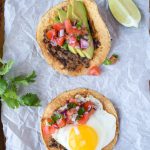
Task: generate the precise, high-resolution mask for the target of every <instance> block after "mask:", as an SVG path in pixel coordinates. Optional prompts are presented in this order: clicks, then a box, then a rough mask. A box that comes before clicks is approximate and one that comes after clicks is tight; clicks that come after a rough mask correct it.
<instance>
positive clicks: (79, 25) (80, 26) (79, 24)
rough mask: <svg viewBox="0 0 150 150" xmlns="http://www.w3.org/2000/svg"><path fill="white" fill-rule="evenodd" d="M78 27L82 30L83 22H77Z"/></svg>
mask: <svg viewBox="0 0 150 150" xmlns="http://www.w3.org/2000/svg"><path fill="white" fill-rule="evenodd" d="M76 27H77V28H78V29H81V28H82V22H81V21H79V22H77V24H76Z"/></svg>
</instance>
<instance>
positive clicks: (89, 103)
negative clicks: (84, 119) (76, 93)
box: [83, 101, 94, 111]
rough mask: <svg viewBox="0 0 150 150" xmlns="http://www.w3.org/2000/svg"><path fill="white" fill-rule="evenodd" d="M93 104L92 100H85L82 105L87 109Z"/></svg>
mask: <svg viewBox="0 0 150 150" xmlns="http://www.w3.org/2000/svg"><path fill="white" fill-rule="evenodd" d="M93 106H94V104H93V102H91V101H87V102H85V103H84V105H83V107H84V109H85V110H86V111H88V110H89V109H90V108H91V109H92V107H93Z"/></svg>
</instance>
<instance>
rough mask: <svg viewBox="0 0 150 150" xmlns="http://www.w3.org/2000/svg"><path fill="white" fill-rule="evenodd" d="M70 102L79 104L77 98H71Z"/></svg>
mask: <svg viewBox="0 0 150 150" xmlns="http://www.w3.org/2000/svg"><path fill="white" fill-rule="evenodd" d="M69 102H70V103H77V100H76V99H75V98H70V99H69Z"/></svg>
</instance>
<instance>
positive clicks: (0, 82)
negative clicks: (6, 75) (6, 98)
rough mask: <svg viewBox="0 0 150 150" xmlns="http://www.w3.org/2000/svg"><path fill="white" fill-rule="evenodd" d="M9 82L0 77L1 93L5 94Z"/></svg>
mask: <svg viewBox="0 0 150 150" xmlns="http://www.w3.org/2000/svg"><path fill="white" fill-rule="evenodd" d="M7 86H8V84H7V82H6V81H5V80H4V79H0V95H2V94H4V92H5V91H6V89H7Z"/></svg>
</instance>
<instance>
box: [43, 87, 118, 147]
mask: <svg viewBox="0 0 150 150" xmlns="http://www.w3.org/2000/svg"><path fill="white" fill-rule="evenodd" d="M77 94H81V95H93V96H94V97H95V98H97V99H98V100H99V101H100V102H101V103H102V105H103V108H104V110H105V111H107V112H108V113H110V114H112V115H114V116H115V117H116V134H115V137H114V139H113V140H112V142H111V143H110V144H109V145H107V146H106V147H105V148H103V150H112V149H113V147H114V146H115V145H116V142H117V138H118V134H119V120H118V115H117V112H116V110H115V108H114V106H113V104H112V103H111V102H110V100H108V99H107V98H106V97H105V96H103V95H101V94H100V93H98V92H96V91H93V90H89V89H84V88H79V89H75V90H71V91H67V92H64V93H62V94H60V95H58V96H57V97H56V98H54V99H53V100H52V101H51V102H50V103H49V104H48V106H47V107H46V109H45V111H44V114H43V116H42V119H41V135H42V138H43V141H44V144H45V145H46V147H47V149H48V150H50V148H48V146H47V145H48V139H45V138H44V136H43V133H42V124H43V121H44V119H46V118H50V117H51V116H52V114H53V112H54V111H55V110H56V109H58V108H59V107H61V106H64V105H65V104H66V103H67V100H68V99H69V98H71V97H74V96H75V95H77ZM91 117H92V116H91ZM51 138H52V137H51V136H50V137H49V140H51ZM51 150H60V149H57V148H54V149H52V148H51Z"/></svg>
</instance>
